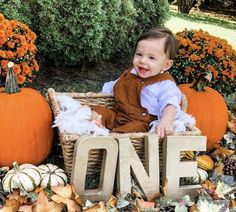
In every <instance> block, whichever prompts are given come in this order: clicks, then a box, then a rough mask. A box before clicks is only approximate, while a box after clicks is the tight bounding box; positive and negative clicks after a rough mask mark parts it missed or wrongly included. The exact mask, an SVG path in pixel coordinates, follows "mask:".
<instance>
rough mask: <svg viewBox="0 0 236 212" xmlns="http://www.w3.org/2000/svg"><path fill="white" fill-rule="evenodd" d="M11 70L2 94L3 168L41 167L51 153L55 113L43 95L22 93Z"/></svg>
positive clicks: (0, 146) (0, 144)
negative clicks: (29, 164)
mask: <svg viewBox="0 0 236 212" xmlns="http://www.w3.org/2000/svg"><path fill="white" fill-rule="evenodd" d="M10 63H11V62H10ZM11 64H12V63H11ZM11 64H10V65H11ZM10 67H11V68H10ZM9 68H10V70H9V71H8V74H7V81H6V86H5V92H4V93H0V102H1V104H0V151H1V153H0V166H11V165H12V163H13V162H14V161H17V162H18V163H19V164H23V163H31V164H35V165H38V164H39V163H41V162H43V161H44V160H45V159H46V157H47V156H48V154H49V152H50V150H51V146H52V141H53V130H52V128H51V124H52V112H51V109H50V107H49V105H48V103H47V102H46V100H45V99H44V97H43V96H42V95H41V94H40V93H39V92H37V91H35V90H33V89H30V88H22V89H21V90H20V89H19V87H18V85H17V83H16V79H15V75H14V73H13V70H12V66H9Z"/></svg>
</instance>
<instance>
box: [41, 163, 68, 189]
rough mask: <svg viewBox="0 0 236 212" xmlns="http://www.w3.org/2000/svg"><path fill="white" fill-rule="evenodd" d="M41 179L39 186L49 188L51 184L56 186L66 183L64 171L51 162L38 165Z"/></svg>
mask: <svg viewBox="0 0 236 212" xmlns="http://www.w3.org/2000/svg"><path fill="white" fill-rule="evenodd" d="M38 168H39V170H40V173H41V176H42V181H41V183H40V186H42V187H44V188H45V187H48V188H51V187H52V186H58V185H61V184H62V185H66V183H67V176H66V174H65V171H64V170H63V169H61V168H59V167H58V166H56V165H53V164H49V163H47V164H45V165H40V166H38Z"/></svg>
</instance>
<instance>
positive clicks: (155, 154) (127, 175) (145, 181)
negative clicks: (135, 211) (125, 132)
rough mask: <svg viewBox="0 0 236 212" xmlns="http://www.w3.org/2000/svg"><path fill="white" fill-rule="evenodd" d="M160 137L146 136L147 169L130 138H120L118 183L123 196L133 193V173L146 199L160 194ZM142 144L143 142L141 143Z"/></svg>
mask: <svg viewBox="0 0 236 212" xmlns="http://www.w3.org/2000/svg"><path fill="white" fill-rule="evenodd" d="M158 140H159V139H158V136H157V135H155V134H150V135H147V136H145V140H144V142H145V168H144V166H143V164H142V162H141V160H140V158H139V157H138V155H137V153H136V151H135V149H134V147H133V145H132V143H131V141H130V138H129V137H124V138H119V139H118V143H119V162H118V175H117V183H118V190H119V191H120V193H121V195H125V194H127V193H130V192H131V171H132V174H133V176H134V178H135V180H136V182H137V183H138V185H139V187H140V188H141V189H142V191H143V192H144V194H145V195H146V197H147V198H148V199H149V198H152V197H153V195H154V194H156V193H158V192H159V185H160V183H159V144H158ZM140 142H141V141H140Z"/></svg>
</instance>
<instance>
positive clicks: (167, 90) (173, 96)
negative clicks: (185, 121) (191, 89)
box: [158, 81, 182, 117]
mask: <svg viewBox="0 0 236 212" xmlns="http://www.w3.org/2000/svg"><path fill="white" fill-rule="evenodd" d="M161 90H162V92H160V93H159V98H158V99H159V103H160V105H159V106H160V117H162V115H163V110H164V109H165V107H166V106H167V105H173V106H174V107H175V108H176V112H177V114H176V117H178V116H179V113H180V111H181V108H180V103H181V98H182V93H181V91H180V89H179V88H178V87H177V85H176V84H175V83H174V82H172V81H167V82H166V83H165V84H163V87H162V89H161Z"/></svg>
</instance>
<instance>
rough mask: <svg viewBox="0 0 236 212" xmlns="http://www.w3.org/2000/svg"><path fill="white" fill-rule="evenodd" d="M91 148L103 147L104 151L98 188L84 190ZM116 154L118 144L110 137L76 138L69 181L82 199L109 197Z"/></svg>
mask: <svg viewBox="0 0 236 212" xmlns="http://www.w3.org/2000/svg"><path fill="white" fill-rule="evenodd" d="M91 149H104V150H105V152H104V154H103V160H102V168H101V175H100V181H99V186H98V188H97V189H89V190H85V179H86V170H87V164H88V155H89V151H90V150H91ZM117 156H118V144H117V142H116V140H115V139H113V138H111V137H104V136H97V137H83V138H81V139H78V141H77V142H76V145H75V149H74V157H73V167H72V176H71V177H72V180H71V181H72V183H74V185H75V187H76V189H77V191H78V193H79V194H80V195H81V196H82V197H83V198H84V199H88V200H90V201H98V200H108V199H109V197H110V196H111V195H112V192H113V187H114V180H115V173H116V162H117Z"/></svg>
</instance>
